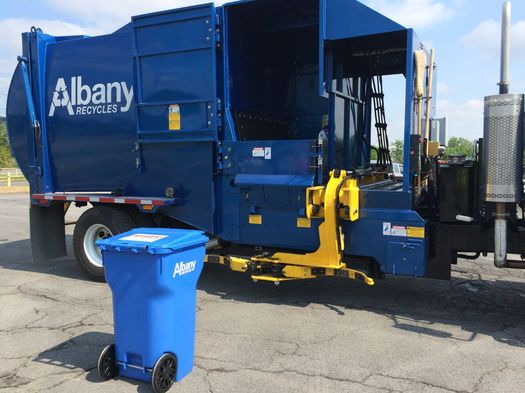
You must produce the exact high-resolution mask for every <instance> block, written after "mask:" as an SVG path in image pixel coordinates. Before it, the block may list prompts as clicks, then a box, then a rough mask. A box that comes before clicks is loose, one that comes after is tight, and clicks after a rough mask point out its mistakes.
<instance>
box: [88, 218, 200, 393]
mask: <svg viewBox="0 0 525 393" xmlns="http://www.w3.org/2000/svg"><path fill="white" fill-rule="evenodd" d="M207 241H208V238H207V237H206V236H205V235H204V233H203V232H200V231H190V230H181V229H158V228H147V229H134V230H132V231H129V232H126V233H123V234H121V235H118V236H115V237H112V238H109V239H104V240H101V241H98V242H97V245H98V246H99V247H100V249H101V250H102V255H103V261H104V269H105V275H106V281H107V282H108V284H109V286H110V288H111V291H112V294H113V318H114V329H115V343H114V345H110V346H108V347H106V348H105V349H104V351H103V352H102V354H101V356H100V358H99V364H98V370H99V373H100V375H101V377H102V378H103V379H105V380H108V379H111V378H113V377H115V376H116V375H120V376H123V377H128V378H133V379H138V380H142V381H146V382H151V383H152V384H153V389H154V390H155V391H156V392H165V391H167V390H168V389H169V388H170V387H171V385H172V384H173V382H176V381H179V380H181V379H182V378H184V377H185V376H186V375H188V374H189V373H190V372H191V370H192V368H193V357H194V347H195V345H194V343H195V316H196V291H197V281H198V279H199V276H200V274H201V272H202V268H203V264H204V256H205V253H206V243H207Z"/></svg>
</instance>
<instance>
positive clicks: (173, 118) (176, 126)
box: [168, 105, 181, 131]
mask: <svg viewBox="0 0 525 393" xmlns="http://www.w3.org/2000/svg"><path fill="white" fill-rule="evenodd" d="M168 113H169V115H168V116H169V130H170V131H180V129H181V125H180V106H179V105H170V107H169V112H168Z"/></svg>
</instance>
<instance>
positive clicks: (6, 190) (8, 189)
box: [0, 186, 29, 194]
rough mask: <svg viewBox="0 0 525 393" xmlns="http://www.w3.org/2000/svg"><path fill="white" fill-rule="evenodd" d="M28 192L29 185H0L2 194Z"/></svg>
mask: <svg viewBox="0 0 525 393" xmlns="http://www.w3.org/2000/svg"><path fill="white" fill-rule="evenodd" d="M28 192H29V186H14V187H7V186H0V194H20V193H28Z"/></svg>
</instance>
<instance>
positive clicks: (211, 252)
mask: <svg viewBox="0 0 525 393" xmlns="http://www.w3.org/2000/svg"><path fill="white" fill-rule="evenodd" d="M509 23H510V4H508V3H506V4H505V8H504V29H503V32H504V39H503V43H504V45H503V51H502V52H503V53H502V54H503V55H502V64H503V67H502V78H501V83H500V94H499V95H494V96H489V97H487V98H486V99H485V126H484V137H483V138H482V139H480V140H479V141H477V142H476V149H475V151H474V152H473V154H472V157H468V158H455V159H452V160H451V159H447V158H446V157H444V156H443V155H442V149H441V148H440V143H439V140H440V138H439V136H436V134H437V133H436V130H435V129H434V127H432V125H433V124H434V123H436V121H434V119H437V116H436V115H437V114H436V99H437V91H436V81H437V70H438V68H437V63H436V60H435V55H434V50H433V49H431V48H428V47H426V46H425V45H424V44H423V42H422V41H421V40H420V39H419V38H418V36H417V35H416V33H415V32H414V30H412V29H410V28H406V27H404V26H402V25H400V24H398V23H396V22H395V21H393V20H391V19H389V18H388V17H386V16H383V15H381V14H380V13H378V12H376V11H374V10H372V9H371V8H368V7H366V6H364V5H363V4H361V3H360V2H358V1H355V0H321V1H319V0H290V1H286V2H283V1H278V0H265V1H261V0H252V1H248V0H247V1H239V2H232V3H227V4H224V5H222V6H220V7H216V6H214V5H213V4H202V5H198V6H193V7H187V8H181V9H174V10H167V11H164V12H156V13H150V14H146V15H139V16H135V17H132V18H131V22H130V23H128V24H127V25H125V26H123V27H122V28H120V29H119V30H117V31H115V32H113V33H111V34H107V35H102V36H97V37H87V36H51V35H49V34H46V33H45V32H44V31H42V30H41V29H39V28H37V27H33V28H31V29H30V31H29V32H26V33H23V34H22V43H23V51H22V53H21V56H20V57H19V59H18V60H19V61H18V66H17V67H16V70H15V72H14V76H13V79H12V82H11V86H10V89H9V94H8V102H7V122H8V123H7V124H8V131H9V140H10V143H11V146H12V150H13V153H14V156H15V157H16V160H17V162H18V164H19V166H20V168H21V170H22V171H23V173H24V175H25V176H26V178H27V179H28V181H29V184H30V190H31V195H30V199H31V207H30V221H31V247H32V252H33V258H34V260H35V261H38V262H43V261H46V260H50V259H53V258H59V257H62V256H64V255H65V254H66V241H65V229H64V214H65V211H66V210H67V209H68V208H70V207H74V206H77V207H82V206H89V207H90V209H89V210H87V211H86V212H84V213H83V214H82V216H81V217H80V219H79V220H78V222H77V223H76V227H75V230H74V236H73V244H74V251H75V255H76V259H77V261H78V263H79V265H80V267H81V268H82V270H83V271H84V272H85V273H86V274H87V275H88V276H89V277H91V278H92V279H95V280H103V278H104V272H103V266H102V258H101V253H100V250H99V249H98V248H97V247H96V245H95V242H96V241H97V240H99V239H103V238H107V237H110V236H113V235H116V234H119V233H122V232H124V231H127V230H129V229H132V228H136V227H174V228H195V229H200V230H203V231H205V232H206V233H207V234H208V236H209V237H210V238H211V239H213V240H212V241H210V243H209V244H208V255H207V262H208V263H218V264H222V265H225V266H226V267H228V268H230V269H231V270H233V271H236V272H243V273H246V274H249V275H250V276H251V277H252V278H253V280H256V281H268V282H273V283H275V284H279V283H281V282H283V281H288V280H302V279H312V278H315V277H321V276H338V277H344V278H349V279H356V280H359V281H361V282H363V283H365V284H368V285H373V284H374V282H375V280H377V279H382V278H384V277H385V276H386V275H393V276H406V277H413V278H434V279H449V278H450V276H451V266H452V265H453V264H455V263H457V261H458V258H465V257H468V258H470V259H476V258H478V257H479V256H480V255H482V254H483V255H486V254H488V253H494V255H495V264H496V266H498V267H500V268H524V267H525V263H524V262H522V257H523V256H524V255H525V242H524V237H525V231H524V230H523V229H524V228H525V219H524V217H523V211H524V209H523V207H524V196H523V183H522V178H523V147H524V146H523V144H524V138H523V131H524V130H523V101H524V100H523V95H519V94H509V79H508V75H509V66H508V64H509V58H510V57H509V44H508V36H509V33H508V31H509V28H508V26H509ZM393 76H395V77H397V78H400V79H401V81H402V83H401V84H399V85H398V86H401V87H400V88H398V89H397V90H394V91H388V89H387V86H386V83H385V81H386V80H387V79H388V78H391V77H393ZM392 101H395V102H397V103H398V104H400V105H401V106H402V107H403V108H404V109H403V111H401V112H402V115H403V116H404V128H403V129H402V130H398V131H399V132H401V133H402V134H403V139H404V157H405V159H404V162H403V178H402V181H396V179H395V178H392V175H391V170H390V167H391V165H392V159H391V154H390V145H389V131H390V132H391V127H389V118H388V113H389V109H388V103H391V102H392ZM390 113H391V112H390ZM444 131H445V130H441V133H443V132H444ZM480 131H481V130H480ZM390 139H391V137H390ZM441 139H443V138H441ZM520 208H521V209H520ZM509 255H517V257H510V256H509Z"/></svg>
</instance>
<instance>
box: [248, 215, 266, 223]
mask: <svg viewBox="0 0 525 393" xmlns="http://www.w3.org/2000/svg"><path fill="white" fill-rule="evenodd" d="M262 220H263V218H262V216H261V215H256V214H251V215H250V217H249V219H248V222H249V223H250V224H251V225H262Z"/></svg>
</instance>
